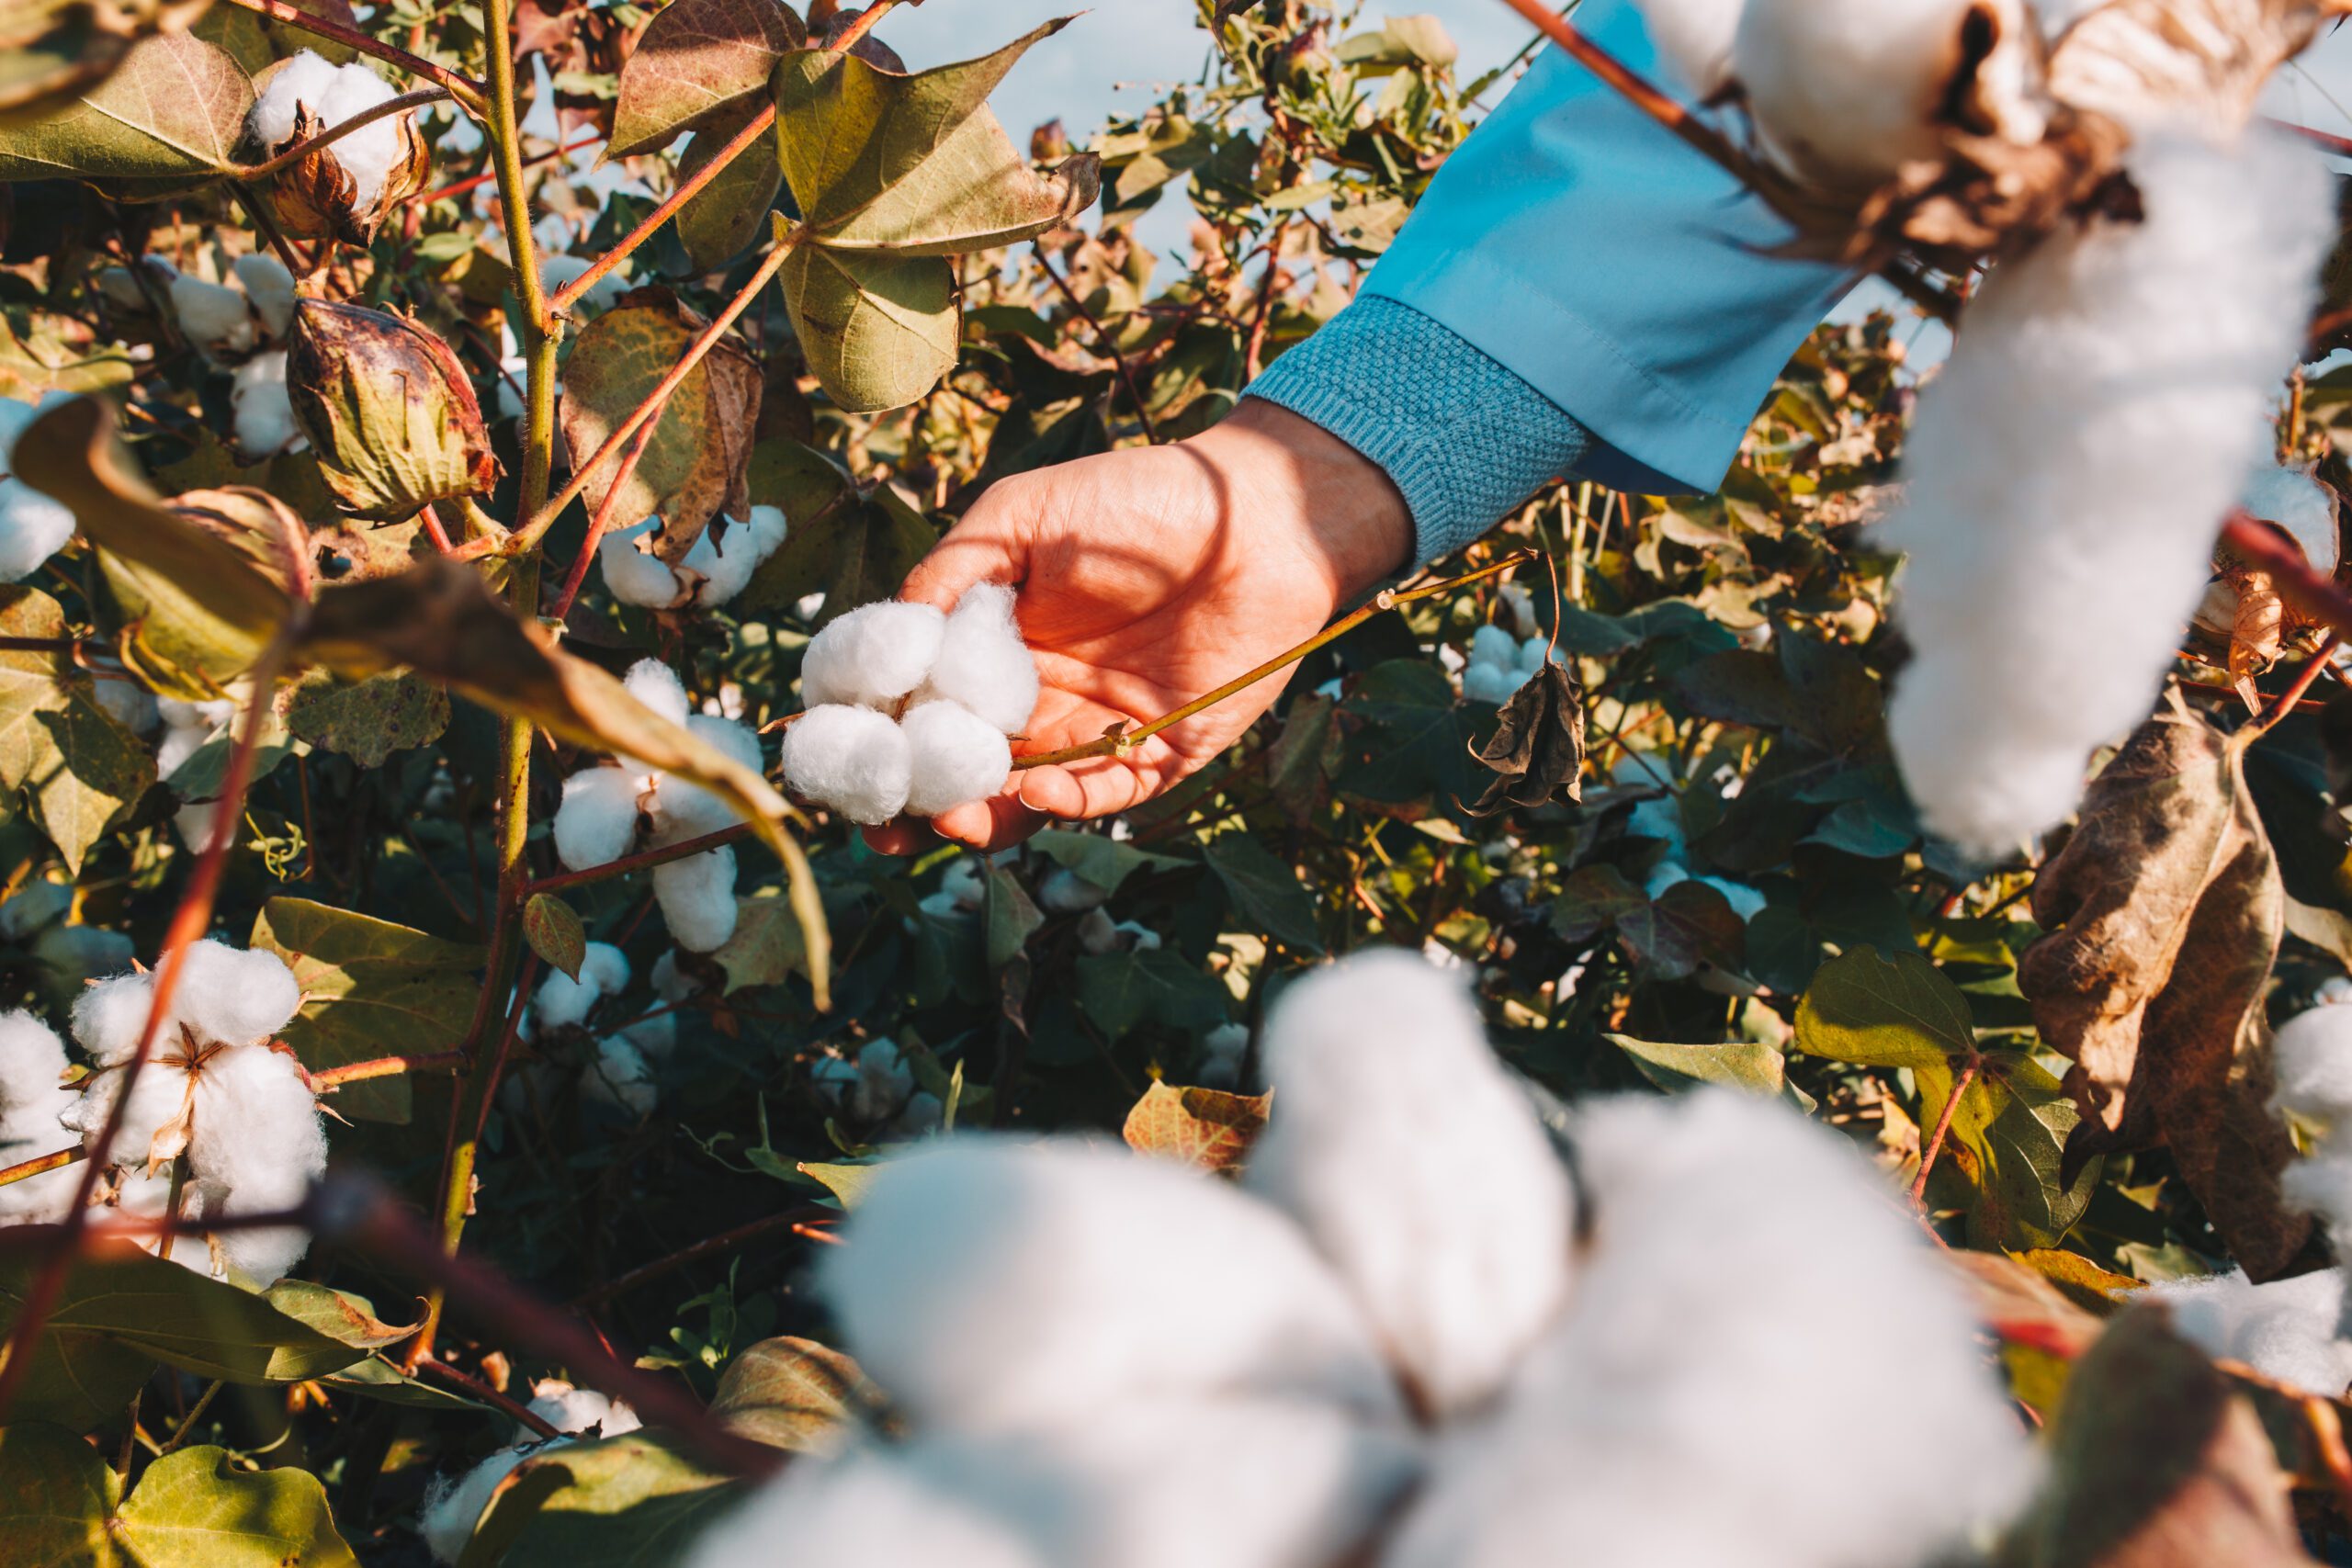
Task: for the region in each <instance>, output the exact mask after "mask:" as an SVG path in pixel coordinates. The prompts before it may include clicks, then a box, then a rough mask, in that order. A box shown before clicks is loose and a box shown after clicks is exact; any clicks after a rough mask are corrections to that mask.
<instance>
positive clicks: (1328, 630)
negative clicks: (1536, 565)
mask: <svg viewBox="0 0 2352 1568" xmlns="http://www.w3.org/2000/svg"><path fill="white" fill-rule="evenodd" d="M1536 554H1537V552H1536V551H1534V550H1518V551H1515V552H1513V553H1512V554H1510V555H1508V556H1505V557H1504V558H1502V559H1500V560H1498V561H1494V562H1492V563H1490V564H1488V565H1486V566H1482V567H1480V568H1479V569H1478V570H1476V571H1469V572H1464V573H1463V574H1462V575H1461V576H1460V577H1449V578H1447V579H1445V580H1444V581H1442V582H1430V583H1425V584H1423V585H1422V586H1421V587H1419V588H1408V589H1403V590H1398V589H1390V588H1384V589H1382V590H1381V591H1380V592H1377V593H1375V594H1374V595H1373V596H1372V601H1371V603H1369V604H1365V605H1363V607H1362V608H1360V609H1358V610H1355V611H1353V612H1351V614H1348V615H1342V616H1340V618H1339V619H1338V620H1336V621H1333V622H1332V623H1331V624H1330V625H1329V626H1326V627H1324V628H1323V629H1322V630H1321V631H1319V632H1317V633H1316V634H1315V635H1314V636H1313V637H1308V638H1307V639H1306V641H1305V642H1303V643H1300V644H1299V645H1298V646H1297V647H1296V648H1294V649H1291V650H1290V651H1289V652H1287V653H1282V654H1277V655H1275V656H1274V657H1273V658H1272V659H1270V660H1267V661H1266V662H1265V663H1263V664H1261V665H1259V666H1258V667H1257V668H1256V669H1255V670H1252V671H1250V672H1249V673H1248V674H1246V675H1237V676H1236V677H1234V678H1233V679H1232V680H1230V681H1227V682H1226V683H1225V684H1224V685H1222V686H1219V687H1218V688H1217V689H1216V691H1214V692H1211V693H1209V694H1206V695H1205V696H1200V697H1195V698H1193V700H1192V701H1191V702H1189V703H1186V704H1185V705H1183V706H1182V707H1180V708H1178V709H1176V710H1175V711H1174V712H1173V713H1165V714H1162V715H1160V716H1159V717H1158V718H1155V719H1153V720H1152V721H1151V722H1150V723H1149V724H1147V725H1145V726H1143V727H1142V728H1138V729H1121V730H1117V731H1115V732H1114V733H1112V734H1109V735H1105V736H1103V737H1101V738H1100V739H1094V740H1089V741H1087V742H1086V743H1085V744H1084V745H1082V746H1066V747H1064V748H1063V749H1062V750H1058V751H1041V752H1038V753H1037V754H1036V755H1035V756H1029V757H1016V758H1014V759H1013V761H1012V766H1013V769H1014V771H1015V772H1018V771H1020V770H1021V769H1023V768H1044V767H1058V766H1060V765H1061V764H1063V763H1065V762H1077V761H1084V760H1086V759H1087V758H1089V757H1123V756H1125V755H1126V753H1128V752H1129V751H1132V750H1135V749H1136V747H1137V746H1140V745H1142V744H1143V743H1144V742H1145V741H1147V740H1148V739H1151V738H1152V737H1153V736H1155V735H1157V734H1159V732H1160V731H1161V730H1163V729H1167V728H1171V727H1173V726H1175V725H1179V724H1182V723H1183V722H1184V721H1185V720H1186V719H1188V718H1191V717H1193V716H1194V715H1196V714H1200V713H1204V712H1206V711H1207V710H1208V709H1210V708H1213V707H1215V706H1216V705H1217V704H1219V703H1221V702H1223V701H1225V699H1226V698H1227V697H1230V696H1233V695H1236V694H1238V693H1241V692H1245V691H1247V690H1249V689H1250V687H1252V686H1254V685H1256V684H1257V683H1258V682H1261V681H1262V680H1264V679H1266V677H1268V676H1269V675H1278V674H1280V673H1281V672H1282V671H1284V670H1287V669H1289V668H1290V667H1291V666H1292V665H1294V664H1295V663H1297V662H1298V661H1299V660H1302V659H1305V658H1306V656H1307V655H1308V654H1310V653H1313V652H1314V651H1315V650H1316V649H1318V648H1321V647H1323V646H1324V645H1325V644H1327V643H1331V642H1336V641H1338V640H1339V639H1340V637H1345V636H1347V635H1348V633H1350V632H1351V631H1353V630H1355V629H1356V627H1358V626H1362V625H1363V624H1364V622H1366V621H1368V620H1370V619H1372V617H1373V616H1374V615H1385V613H1387V612H1388V611H1390V610H1393V609H1395V608H1396V607H1397V605H1399V604H1411V603H1412V602H1413V601H1415V600H1416V599H1428V598H1431V597H1433V596H1435V595H1437V594H1440V593H1448V592H1453V590H1454V589H1457V588H1466V587H1468V586H1469V585H1470V584H1471V583H1474V582H1481V581H1485V580H1486V579H1487V578H1489V577H1493V576H1496V575H1497V574H1498V573H1500V572H1506V571H1509V570H1511V569H1513V568H1514V567H1520V566H1524V565H1525V564H1527V563H1528V562H1529V561H1532V560H1533V559H1534V558H1535V557H1536Z"/></svg>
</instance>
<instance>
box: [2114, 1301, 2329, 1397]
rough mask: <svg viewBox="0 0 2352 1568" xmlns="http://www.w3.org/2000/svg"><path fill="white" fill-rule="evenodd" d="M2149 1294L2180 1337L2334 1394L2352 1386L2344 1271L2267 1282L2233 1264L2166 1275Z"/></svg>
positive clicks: (2303, 1385)
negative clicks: (2342, 1333)
mask: <svg viewBox="0 0 2352 1568" xmlns="http://www.w3.org/2000/svg"><path fill="white" fill-rule="evenodd" d="M2146 1295H2147V1297H2148V1299H2150V1300H2152V1301H2159V1302H2162V1303H2164V1304H2165V1308H2166V1309H2167V1310H2168V1311H2169V1312H2170V1313H2171V1314H2172V1324H2173V1326H2174V1327H2175V1328H2176V1329H2177V1330H2179V1331H2180V1334H2181V1337H2184V1338H2186V1339H2188V1341H2189V1342H2190V1343H2192V1344H2194V1345H2195V1346H2196V1347H2197V1348H2199V1349H2200V1350H2203V1351H2204V1352H2205V1353H2206V1354H2207V1355H2209V1356H2214V1357H2220V1358H2224V1359H2230V1360H2234V1361H2244V1362H2245V1364H2246V1365H2248V1366H2250V1367H2252V1368H2253V1369H2254V1370H2255V1371H2258V1372H2260V1373H2262V1374H2263V1375H2264V1376H2265V1377H2271V1378H2277V1379H2278V1381H2279V1382H2283V1383H2286V1384H2289V1385H2290V1386H2291V1387H2294V1388H2299V1389H2301V1390H2302V1391H2303V1392H2304V1393H2316V1394H2320V1395H2323V1396H2324V1397H2325V1398H2329V1399H2336V1398H2340V1397H2342V1396H2343V1393H2344V1392H2345V1389H2346V1386H2347V1385H2352V1341H2346V1340H2343V1339H2339V1338H2337V1337H2336V1314H2337V1312H2338V1311H2339V1310H2340V1309H2341V1307H2342V1305H2343V1302H2344V1270H2343V1269H2323V1270H2321V1271H2319V1272H2317V1273H2312V1274H2298V1275H2295V1276H2294V1277H2293V1278H2291V1279H2286V1280H2272V1281H2271V1282H2270V1283H2268V1284H2267V1285H2257V1284H2255V1283H2254V1282H2253V1281H2251V1280H2248V1279H2247V1278H2246V1277H2245V1274H2244V1273H2243V1272H2242V1271H2240V1270H2237V1269H2232V1270H2231V1271H2230V1272H2229V1273H2227V1274H2214V1275H2210V1276H2208V1277H2206V1278H2204V1279H2201V1280H2165V1282H2163V1283H2161V1284H2158V1285H2154V1286H2153V1287H2151V1288H2150V1289H2149V1290H2148V1291H2147V1292H2146Z"/></svg>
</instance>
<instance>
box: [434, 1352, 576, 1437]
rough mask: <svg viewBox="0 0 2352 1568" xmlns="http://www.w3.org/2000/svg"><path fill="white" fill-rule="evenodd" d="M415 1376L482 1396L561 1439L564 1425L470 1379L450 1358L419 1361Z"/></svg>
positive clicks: (509, 1414) (546, 1434)
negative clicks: (452, 1363) (449, 1361)
mask: <svg viewBox="0 0 2352 1568" xmlns="http://www.w3.org/2000/svg"><path fill="white" fill-rule="evenodd" d="M415 1375H416V1376H417V1377H418V1378H419V1379H421V1380H423V1381H424V1382H437V1383H441V1384H444V1385H446V1386H447V1387H449V1388H453V1389H456V1390H457V1391H458V1393H462V1394H464V1395H465V1396H466V1397H468V1398H469V1399H479V1400H481V1402H482V1403H483V1404H487V1405H489V1406H490V1407H491V1408H492V1409H493V1410H496V1411H498V1412H500V1413H501V1414H503V1415H504V1416H506V1417H507V1418H508V1419H509V1420H512V1421H518V1422H520V1423H521V1424H522V1425H524V1426H526V1427H529V1428H530V1429H531V1430H532V1431H534V1432H537V1434H538V1435H539V1436H540V1437H542V1438H560V1437H562V1436H563V1428H562V1427H559V1426H557V1425H556V1424H555V1423H554V1422H552V1421H550V1420H548V1418H547V1417H546V1416H542V1415H540V1414H539V1413H538V1412H537V1411H536V1410H534V1409H532V1408H531V1407H530V1406H529V1405H527V1404H523V1403H522V1402H521V1401H519V1400H516V1399H514V1398H511V1397H509V1396H508V1395H506V1394H503V1393H499V1392H498V1391H497V1390H496V1389H494V1388H492V1387H491V1386H490V1385H489V1384H488V1383H486V1382H482V1381H481V1379H480V1378H470V1377H468V1376H467V1375H466V1374H465V1373H463V1372H461V1371H458V1369H457V1368H455V1367H453V1366H451V1365H450V1364H449V1363H448V1362H447V1361H423V1362H420V1363H418V1365H417V1367H416V1371H415Z"/></svg>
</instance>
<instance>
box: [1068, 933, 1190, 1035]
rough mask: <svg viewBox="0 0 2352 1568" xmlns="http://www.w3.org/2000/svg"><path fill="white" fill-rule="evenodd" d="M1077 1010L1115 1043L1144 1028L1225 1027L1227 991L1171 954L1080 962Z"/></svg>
mask: <svg viewBox="0 0 2352 1568" xmlns="http://www.w3.org/2000/svg"><path fill="white" fill-rule="evenodd" d="M1078 1005H1079V1007H1080V1010H1083V1011H1084V1012H1085V1014H1086V1016H1087V1017H1088V1018H1090V1019H1092V1020H1093V1021H1094V1023H1095V1026H1096V1027H1097V1028H1099V1029H1101V1030H1102V1031H1103V1033H1105V1034H1107V1035H1109V1036H1110V1037H1111V1038H1112V1039H1113V1040H1117V1039H1119V1038H1120V1037H1121V1036H1123V1035H1125V1033H1126V1032H1128V1031H1129V1030H1131V1029H1133V1028H1135V1027H1136V1025H1137V1024H1140V1023H1147V1022H1148V1023H1154V1024H1158V1025H1160V1026H1161V1027H1163V1028H1167V1029H1173V1030H1179V1031H1187V1030H1202V1029H1207V1028H1211V1027H1213V1026H1214V1025H1216V1024H1219V1023H1222V1022H1224V1021H1225V1015H1226V992H1225V987H1223V986H1221V985H1219V984H1217V982H1216V980H1215V979H1213V978H1212V977H1210V976H1208V975H1205V974H1204V973H1202V972H1201V971H1200V970H1199V969H1197V968H1195V967H1193V964H1192V963H1191V962H1190V961H1189V960H1187V959H1186V958H1185V957H1184V955H1183V954H1182V953H1178V952H1176V951H1175V950H1174V949H1172V948H1154V949H1151V950H1149V951H1144V950H1140V949H1138V950H1136V951H1134V952H1129V953H1103V954H1101V955H1099V956H1096V957H1089V958H1081V959H1080V960H1079V961H1078Z"/></svg>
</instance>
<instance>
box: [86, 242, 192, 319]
mask: <svg viewBox="0 0 2352 1568" xmlns="http://www.w3.org/2000/svg"><path fill="white" fill-rule="evenodd" d="M135 265H138V266H139V267H141V268H142V269H144V270H145V272H146V274H147V276H148V277H149V279H150V280H151V281H152V282H153V284H154V285H155V287H156V288H157V290H158V291H159V292H161V293H162V294H163V295H164V297H165V298H169V297H170V294H171V288H172V279H174V278H175V277H177V276H179V275H180V269H179V268H178V267H176V266H174V265H172V264H171V261H170V260H169V258H167V257H164V256H159V255H157V254H154V253H153V252H152V251H151V252H149V253H148V254H145V255H143V256H141V257H140V258H139V260H138V262H137V263H136V264H135ZM98 292H99V293H100V294H101V295H104V296H105V297H106V302H107V304H108V305H109V306H111V307H112V308H113V309H115V310H119V311H121V312H122V313H123V314H125V315H130V316H144V315H148V314H150V313H151V308H150V307H149V305H148V303H147V294H146V291H145V290H144V289H142V288H140V287H139V279H138V278H137V277H136V276H133V275H132V272H131V269H130V267H127V266H102V267H100V268H99V269H98Z"/></svg>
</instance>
